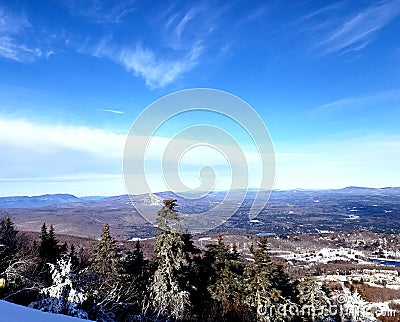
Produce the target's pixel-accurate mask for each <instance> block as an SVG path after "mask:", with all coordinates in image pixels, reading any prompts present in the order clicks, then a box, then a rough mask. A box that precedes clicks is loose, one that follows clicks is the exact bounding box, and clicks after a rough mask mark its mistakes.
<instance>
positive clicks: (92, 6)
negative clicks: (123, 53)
mask: <svg viewBox="0 0 400 322" xmlns="http://www.w3.org/2000/svg"><path fill="white" fill-rule="evenodd" d="M62 4H64V5H65V6H66V7H67V8H68V10H69V12H70V13H71V15H73V16H83V17H85V18H88V19H89V21H91V22H94V23H99V24H102V23H106V24H118V23H121V22H122V21H123V20H124V19H125V18H126V17H127V16H129V14H131V13H132V12H134V11H135V6H134V1H133V0H122V1H107V0H105V1H104V0H86V1H79V0H67V1H62Z"/></svg>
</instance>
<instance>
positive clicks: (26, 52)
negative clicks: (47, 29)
mask: <svg viewBox="0 0 400 322" xmlns="http://www.w3.org/2000/svg"><path fill="white" fill-rule="evenodd" d="M30 33H31V25H30V23H29V21H28V19H27V18H26V17H25V16H24V15H15V14H11V13H9V12H6V11H5V10H4V9H2V8H0V56H2V57H4V58H6V59H11V60H14V61H18V62H28V61H32V60H35V59H36V58H39V57H42V56H43V51H42V50H41V49H40V48H37V46H33V45H31V44H29V41H27V39H26V38H29V37H27V34H30Z"/></svg>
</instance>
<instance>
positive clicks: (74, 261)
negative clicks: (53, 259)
mask: <svg viewBox="0 0 400 322" xmlns="http://www.w3.org/2000/svg"><path fill="white" fill-rule="evenodd" d="M68 257H69V258H70V259H71V265H72V269H77V268H78V267H79V258H78V255H77V254H76V251H75V246H74V244H71V247H70V248H69V254H68Z"/></svg>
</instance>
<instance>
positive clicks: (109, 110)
mask: <svg viewBox="0 0 400 322" xmlns="http://www.w3.org/2000/svg"><path fill="white" fill-rule="evenodd" d="M97 111H101V112H107V113H113V114H124V113H125V112H124V111H119V110H112V109H104V108H98V109H97Z"/></svg>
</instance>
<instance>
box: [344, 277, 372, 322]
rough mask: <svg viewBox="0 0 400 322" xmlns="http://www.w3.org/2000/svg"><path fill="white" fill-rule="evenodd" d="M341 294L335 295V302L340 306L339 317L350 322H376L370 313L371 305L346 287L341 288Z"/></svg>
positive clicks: (356, 292)
mask: <svg viewBox="0 0 400 322" xmlns="http://www.w3.org/2000/svg"><path fill="white" fill-rule="evenodd" d="M342 288H343V290H342V292H341V293H337V294H336V302H337V303H339V304H340V315H341V316H342V318H346V319H347V320H348V321H351V322H373V321H378V320H377V319H376V318H375V317H374V315H373V314H372V312H371V304H370V303H369V302H367V301H365V300H364V299H363V298H362V297H361V295H360V293H358V291H357V290H355V291H354V292H353V293H352V292H351V291H350V289H348V288H347V287H346V286H344V285H343V286H342Z"/></svg>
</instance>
